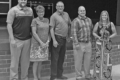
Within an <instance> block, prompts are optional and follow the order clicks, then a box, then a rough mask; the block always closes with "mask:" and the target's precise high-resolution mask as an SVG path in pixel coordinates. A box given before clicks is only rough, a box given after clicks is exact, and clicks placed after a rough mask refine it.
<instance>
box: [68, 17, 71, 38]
mask: <svg viewBox="0 0 120 80" xmlns="http://www.w3.org/2000/svg"><path fill="white" fill-rule="evenodd" d="M68 37H69V38H70V37H71V19H70V16H69V15H68Z"/></svg>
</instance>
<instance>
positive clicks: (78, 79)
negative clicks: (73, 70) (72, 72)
mask: <svg viewBox="0 0 120 80" xmlns="http://www.w3.org/2000/svg"><path fill="white" fill-rule="evenodd" d="M76 80H85V78H76Z"/></svg>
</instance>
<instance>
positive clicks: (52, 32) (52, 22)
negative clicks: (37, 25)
mask: <svg viewBox="0 0 120 80" xmlns="http://www.w3.org/2000/svg"><path fill="white" fill-rule="evenodd" d="M55 22H56V21H55V17H54V15H52V16H51V18H50V33H51V37H52V39H53V41H56V39H55V33H54V28H55Z"/></svg>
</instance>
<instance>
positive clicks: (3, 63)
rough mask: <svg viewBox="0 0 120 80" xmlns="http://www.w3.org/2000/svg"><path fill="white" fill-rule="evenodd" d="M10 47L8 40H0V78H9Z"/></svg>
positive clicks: (4, 79)
mask: <svg viewBox="0 0 120 80" xmlns="http://www.w3.org/2000/svg"><path fill="white" fill-rule="evenodd" d="M9 71H10V49H9V43H8V42H5V43H4V42H0V80H9Z"/></svg>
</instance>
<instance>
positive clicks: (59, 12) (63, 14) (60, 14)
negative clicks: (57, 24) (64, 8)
mask: <svg viewBox="0 0 120 80" xmlns="http://www.w3.org/2000/svg"><path fill="white" fill-rule="evenodd" d="M56 12H57V14H58V15H64V12H62V13H60V12H58V11H56Z"/></svg>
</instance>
